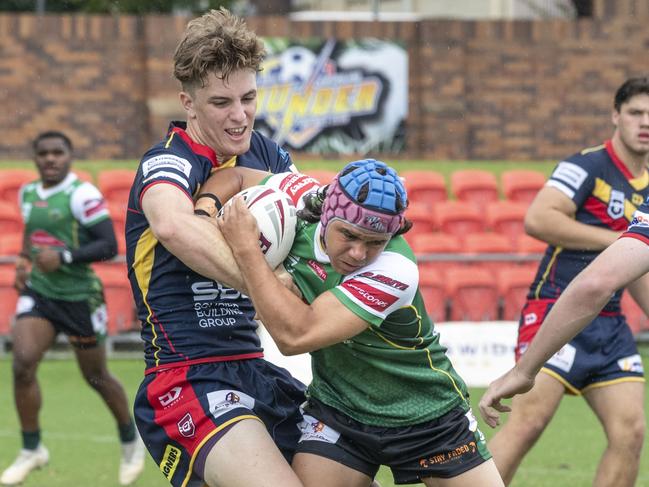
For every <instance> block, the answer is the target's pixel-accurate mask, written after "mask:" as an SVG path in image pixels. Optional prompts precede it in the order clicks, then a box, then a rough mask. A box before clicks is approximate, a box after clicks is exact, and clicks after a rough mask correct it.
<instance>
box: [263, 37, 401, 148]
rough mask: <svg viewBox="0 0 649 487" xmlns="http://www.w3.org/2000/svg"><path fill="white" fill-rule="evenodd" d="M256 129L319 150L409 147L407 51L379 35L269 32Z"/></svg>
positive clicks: (284, 142)
mask: <svg viewBox="0 0 649 487" xmlns="http://www.w3.org/2000/svg"><path fill="white" fill-rule="evenodd" d="M264 42H265V44H266V49H267V51H268V54H267V56H266V59H265V61H264V64H263V70H262V71H261V72H260V73H259V74H258V77H257V85H258V102H257V119H256V122H255V128H256V129H257V130H258V131H259V132H261V133H263V134H264V135H267V136H268V137H270V138H272V139H273V140H275V141H276V142H277V143H278V144H280V145H282V146H285V147H286V148H288V149H293V150H298V151H303V152H308V153H314V154H367V153H368V152H371V151H375V152H392V153H398V152H400V151H402V150H403V149H404V148H405V140H404V139H405V127H404V124H405V120H406V117H407V115H408V55H407V52H406V50H405V49H404V48H403V47H402V46H401V45H399V44H397V43H395V42H390V41H384V40H379V39H359V40H355V41H337V40H334V39H328V40H323V39H312V40H301V41H300V43H299V44H297V43H295V42H294V41H292V40H290V39H287V38H275V37H273V38H265V39H264Z"/></svg>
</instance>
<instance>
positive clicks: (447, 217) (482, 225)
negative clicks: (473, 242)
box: [432, 201, 486, 238]
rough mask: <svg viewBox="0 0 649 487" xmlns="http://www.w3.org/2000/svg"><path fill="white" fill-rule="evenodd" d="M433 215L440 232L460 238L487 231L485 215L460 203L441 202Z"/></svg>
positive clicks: (434, 208) (435, 207)
mask: <svg viewBox="0 0 649 487" xmlns="http://www.w3.org/2000/svg"><path fill="white" fill-rule="evenodd" d="M432 214H433V218H434V220H435V221H436V228H437V229H438V230H439V231H441V232H444V233H450V234H452V235H455V236H457V237H460V238H463V237H464V235H466V234H468V233H476V232H483V231H485V229H486V221H485V217H484V215H483V213H481V212H480V211H478V210H477V209H476V208H474V207H473V206H471V205H467V204H466V203H463V202H460V201H440V202H439V203H436V204H435V205H434V207H433V212H432Z"/></svg>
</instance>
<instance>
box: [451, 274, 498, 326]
mask: <svg viewBox="0 0 649 487" xmlns="http://www.w3.org/2000/svg"><path fill="white" fill-rule="evenodd" d="M445 284H446V293H447V295H448V297H449V299H450V301H451V313H450V319H451V321H489V320H495V319H497V318H498V289H497V287H496V282H495V277H494V275H493V274H492V273H491V272H489V271H488V270H485V269H480V268H476V267H474V266H456V267H453V268H451V269H449V270H447V271H446V282H445Z"/></svg>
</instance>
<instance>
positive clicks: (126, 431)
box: [117, 419, 135, 443]
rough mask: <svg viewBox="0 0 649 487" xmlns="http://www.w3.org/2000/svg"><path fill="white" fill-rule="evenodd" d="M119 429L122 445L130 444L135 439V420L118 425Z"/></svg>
mask: <svg viewBox="0 0 649 487" xmlns="http://www.w3.org/2000/svg"><path fill="white" fill-rule="evenodd" d="M117 429H118V430H119V441H121V442H122V443H129V442H131V441H133V440H134V439H135V423H134V422H133V419H131V420H130V421H129V422H128V423H126V424H118V425H117Z"/></svg>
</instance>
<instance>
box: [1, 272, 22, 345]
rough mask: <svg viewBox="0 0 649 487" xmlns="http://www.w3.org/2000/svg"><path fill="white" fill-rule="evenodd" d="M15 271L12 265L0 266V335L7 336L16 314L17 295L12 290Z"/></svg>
mask: <svg viewBox="0 0 649 487" xmlns="http://www.w3.org/2000/svg"><path fill="white" fill-rule="evenodd" d="M15 276H16V270H15V267H14V265H13V264H0V335H8V334H9V333H10V331H11V323H12V321H13V317H14V314H15V312H16V301H17V300H18V293H17V292H16V290H15V289H14V279H15Z"/></svg>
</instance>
